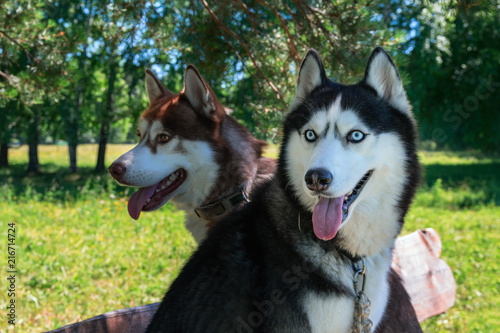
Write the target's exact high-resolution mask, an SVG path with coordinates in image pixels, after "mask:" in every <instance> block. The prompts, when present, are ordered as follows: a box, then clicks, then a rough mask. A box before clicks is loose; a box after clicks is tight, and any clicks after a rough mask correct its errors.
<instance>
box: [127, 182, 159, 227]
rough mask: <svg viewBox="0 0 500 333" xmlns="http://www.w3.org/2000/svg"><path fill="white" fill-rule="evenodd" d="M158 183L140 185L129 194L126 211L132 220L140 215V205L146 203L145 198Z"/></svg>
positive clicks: (153, 190) (148, 196)
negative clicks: (145, 185) (146, 185)
mask: <svg viewBox="0 0 500 333" xmlns="http://www.w3.org/2000/svg"><path fill="white" fill-rule="evenodd" d="M157 187H158V184H154V185H151V186H148V187H141V188H140V189H139V191H137V192H135V193H134V194H132V195H131V196H130V199H129V200H128V213H129V214H130V217H131V218H133V219H134V220H137V219H138V218H139V215H141V211H142V207H143V206H144V204H145V203H146V200H148V198H150V197H151V196H152V195H153V194H154V193H155V190H156V188H157Z"/></svg>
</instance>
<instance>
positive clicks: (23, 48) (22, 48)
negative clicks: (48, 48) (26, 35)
mask: <svg viewBox="0 0 500 333" xmlns="http://www.w3.org/2000/svg"><path fill="white" fill-rule="evenodd" d="M0 33H1V34H2V35H4V36H5V38H7V39H8V40H10V41H11V42H12V43H14V44H16V45H17V46H19V48H21V50H23V51H24V53H26V55H27V56H28V58H30V59H31V60H33V61H34V62H36V63H37V64H40V59H36V58H35V57H33V55H32V54H31V53H30V52H29V51H28V50H27V49H26V48H25V47H24V46H22V45H21V44H20V43H19V42H18V41H16V40H15V39H14V38H12V37H10V36H9V35H8V34H7V33H6V32H5V31H4V30H0Z"/></svg>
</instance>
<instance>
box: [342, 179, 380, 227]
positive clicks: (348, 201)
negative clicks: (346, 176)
mask: <svg viewBox="0 0 500 333" xmlns="http://www.w3.org/2000/svg"><path fill="white" fill-rule="evenodd" d="M372 173H373V170H370V171H368V172H367V173H365V175H364V176H363V178H361V180H360V181H359V182H358V183H357V184H356V186H354V189H353V190H352V191H350V192H349V193H347V194H346V195H344V203H343V205H342V222H344V221H345V219H346V218H347V215H349V207H350V206H351V205H352V203H353V202H354V201H355V200H356V199H357V198H358V197H359V194H360V193H361V191H362V190H363V187H365V184H366V182H367V181H368V179H370V177H371V175H372Z"/></svg>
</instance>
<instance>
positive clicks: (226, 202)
mask: <svg viewBox="0 0 500 333" xmlns="http://www.w3.org/2000/svg"><path fill="white" fill-rule="evenodd" d="M249 201H250V200H248V197H247V195H246V193H245V191H244V190H243V187H240V188H239V189H238V190H237V191H236V192H234V193H232V194H231V195H229V196H228V197H224V198H222V199H220V200H218V201H216V202H213V203H210V204H208V205H205V206H200V207H198V208H195V209H194V212H195V213H196V215H198V217H200V218H202V219H205V220H209V219H210V218H212V217H216V216H220V215H222V214H224V213H225V212H228V211H231V210H232V209H233V208H234V207H236V206H238V205H239V204H240V203H242V202H249Z"/></svg>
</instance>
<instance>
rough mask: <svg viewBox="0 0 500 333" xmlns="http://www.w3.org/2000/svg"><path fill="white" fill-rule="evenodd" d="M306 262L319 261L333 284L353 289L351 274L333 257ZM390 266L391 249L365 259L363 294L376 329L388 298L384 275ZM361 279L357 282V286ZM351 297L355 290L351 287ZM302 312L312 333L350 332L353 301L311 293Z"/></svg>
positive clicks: (385, 276) (387, 287)
mask: <svg viewBox="0 0 500 333" xmlns="http://www.w3.org/2000/svg"><path fill="white" fill-rule="evenodd" d="M309 259H311V260H314V262H317V260H320V261H321V264H320V266H321V267H322V269H323V270H324V271H325V272H327V273H328V274H329V275H330V278H331V279H332V281H336V282H342V283H344V284H345V285H346V286H351V285H353V282H352V281H353V280H352V279H353V276H352V271H351V270H350V269H347V268H346V267H340V266H343V265H341V264H340V262H338V261H337V260H336V259H335V258H333V256H330V255H327V254H324V255H323V256H322V258H319V257H317V256H313V257H310V258H309ZM390 263H391V252H390V249H385V250H384V251H382V253H380V254H377V255H374V256H371V257H367V258H366V274H367V275H366V279H367V280H366V286H365V293H366V295H367V296H368V298H369V299H370V301H371V306H370V317H369V318H370V320H371V321H372V322H373V328H375V327H376V326H377V325H378V324H379V322H380V320H381V319H382V316H383V314H384V310H385V306H386V304H387V299H388V296H389V284H388V282H387V273H388V271H389V268H390ZM361 281H362V279H360V282H361ZM353 294H354V287H353ZM303 302H304V303H303V304H304V309H305V311H306V313H307V316H308V319H309V324H310V325H311V329H312V332H313V333H337V332H338V333H344V332H347V333H349V332H351V328H352V323H353V314H354V300H353V299H352V298H349V297H346V296H343V295H338V294H332V295H324V294H318V293H316V292H310V293H308V294H307V295H305V296H304V298H303Z"/></svg>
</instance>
